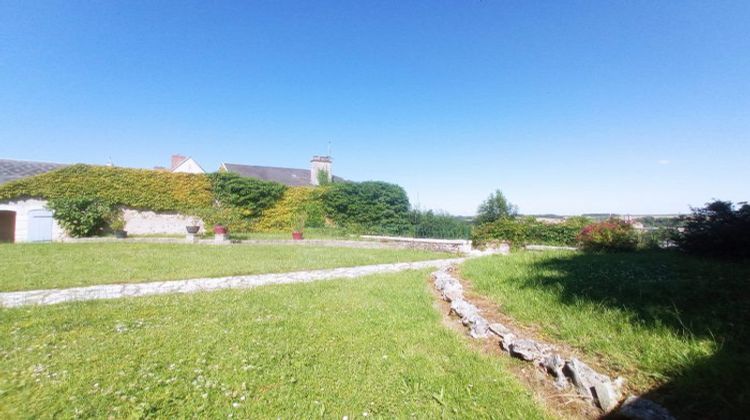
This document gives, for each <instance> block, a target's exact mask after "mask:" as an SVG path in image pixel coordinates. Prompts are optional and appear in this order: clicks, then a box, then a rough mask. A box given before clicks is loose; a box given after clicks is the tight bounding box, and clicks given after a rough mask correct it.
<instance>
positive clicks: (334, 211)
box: [323, 181, 411, 235]
mask: <svg viewBox="0 0 750 420" xmlns="http://www.w3.org/2000/svg"><path fill="white" fill-rule="evenodd" d="M323 201H324V202H325V212H326V214H327V215H328V216H329V217H330V218H331V219H333V221H335V222H336V224H338V225H339V226H341V227H344V228H347V229H351V230H354V231H363V232H367V233H386V234H395V235H398V234H403V233H406V232H409V230H410V228H411V225H410V223H409V207H410V205H409V197H408V196H407V195H406V191H404V189H403V188H402V187H400V186H398V185H395V184H389V183H387V182H379V181H367V182H346V183H341V184H332V185H330V186H328V187H327V188H326V190H325V193H324V195H323Z"/></svg>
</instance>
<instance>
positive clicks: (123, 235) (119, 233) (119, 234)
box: [115, 230, 128, 239]
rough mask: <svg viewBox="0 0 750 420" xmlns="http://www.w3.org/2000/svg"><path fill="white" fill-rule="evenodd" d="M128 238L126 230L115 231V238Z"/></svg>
mask: <svg viewBox="0 0 750 420" xmlns="http://www.w3.org/2000/svg"><path fill="white" fill-rule="evenodd" d="M127 237H128V232H127V231H124V230H116V231H115V238H117V239H125V238H127Z"/></svg>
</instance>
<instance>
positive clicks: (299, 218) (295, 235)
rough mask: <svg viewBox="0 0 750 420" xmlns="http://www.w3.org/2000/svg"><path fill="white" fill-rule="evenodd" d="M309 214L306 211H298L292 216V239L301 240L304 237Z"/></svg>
mask: <svg viewBox="0 0 750 420" xmlns="http://www.w3.org/2000/svg"><path fill="white" fill-rule="evenodd" d="M306 220H307V215H306V214H305V213H297V214H295V215H294V216H293V217H292V239H294V240H295V241H301V240H302V239H303V236H302V235H303V231H304V230H305V221H306Z"/></svg>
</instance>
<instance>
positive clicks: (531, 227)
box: [472, 217, 591, 247]
mask: <svg viewBox="0 0 750 420" xmlns="http://www.w3.org/2000/svg"><path fill="white" fill-rule="evenodd" d="M590 222H591V221H590V220H589V219H587V218H585V217H571V218H570V219H567V220H566V221H565V222H563V223H544V222H540V221H538V220H536V219H535V218H533V217H524V218H516V219H512V218H504V219H499V220H496V221H494V222H491V223H485V224H483V225H480V226H477V227H476V228H474V232H473V233H472V241H473V242H474V244H475V245H476V246H481V245H483V244H485V243H487V242H491V241H505V242H508V243H510V244H511V245H512V246H515V247H517V246H523V245H529V244H539V245H563V246H575V245H577V243H578V239H577V236H578V234H579V233H580V232H581V228H582V227H583V226H584V225H586V224H589V223H590Z"/></svg>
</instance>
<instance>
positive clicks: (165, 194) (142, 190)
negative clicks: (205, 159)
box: [0, 164, 214, 211]
mask: <svg viewBox="0 0 750 420" xmlns="http://www.w3.org/2000/svg"><path fill="white" fill-rule="evenodd" d="M19 197H39V198H44V199H61V198H69V199H75V198H80V197H96V198H97V199H99V200H102V201H105V202H107V203H109V204H112V205H122V206H127V207H132V208H137V209H147V210H153V211H191V210H193V209H196V208H207V207H211V206H212V205H213V202H214V198H213V193H212V190H211V182H210V181H209V179H208V177H207V176H205V175H196V174H184V173H172V172H161V171H153V170H148V169H130V168H111V167H106V166H91V165H82V164H78V165H72V166H68V167H65V168H62V169H58V170H55V171H51V172H47V173H44V174H40V175H37V176H33V177H29V178H24V179H20V180H17V181H12V182H9V183H7V184H4V185H1V186H0V200H9V199H15V198H19Z"/></svg>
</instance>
